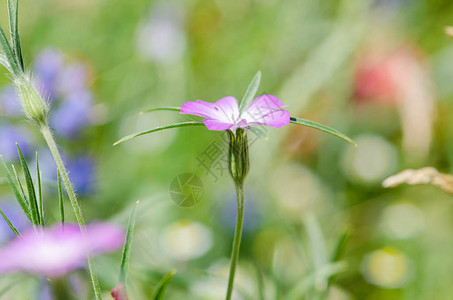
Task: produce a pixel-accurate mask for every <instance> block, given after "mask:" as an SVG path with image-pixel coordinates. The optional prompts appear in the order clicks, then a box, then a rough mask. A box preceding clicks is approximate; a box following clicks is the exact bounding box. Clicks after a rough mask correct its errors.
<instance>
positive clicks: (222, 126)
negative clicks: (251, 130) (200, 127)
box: [203, 119, 234, 131]
mask: <svg viewBox="0 0 453 300" xmlns="http://www.w3.org/2000/svg"><path fill="white" fill-rule="evenodd" d="M203 123H204V124H205V125H206V127H208V129H209V130H218V131H222V130H228V129H230V128H231V127H233V126H234V124H231V123H225V122H221V121H218V120H213V119H205V120H203Z"/></svg>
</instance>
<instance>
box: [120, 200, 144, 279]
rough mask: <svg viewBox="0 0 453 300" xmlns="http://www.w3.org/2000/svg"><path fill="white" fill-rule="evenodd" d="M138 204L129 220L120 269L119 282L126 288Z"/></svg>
mask: <svg viewBox="0 0 453 300" xmlns="http://www.w3.org/2000/svg"><path fill="white" fill-rule="evenodd" d="M138 203H139V201H137V202H136V203H135V206H134V208H133V209H132V212H131V216H130V218H129V225H128V227H127V234H126V241H125V243H124V248H123V257H122V259H121V268H120V277H119V281H120V282H121V283H122V284H123V285H124V286H126V280H127V270H128V268H129V257H130V254H131V246H132V237H133V235H134V228H135V216H136V211H137V206H138Z"/></svg>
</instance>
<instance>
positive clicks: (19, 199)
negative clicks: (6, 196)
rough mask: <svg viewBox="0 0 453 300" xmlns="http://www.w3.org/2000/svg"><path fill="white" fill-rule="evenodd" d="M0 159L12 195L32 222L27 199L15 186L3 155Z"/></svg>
mask: <svg viewBox="0 0 453 300" xmlns="http://www.w3.org/2000/svg"><path fill="white" fill-rule="evenodd" d="M0 160H1V165H2V169H3V171H4V172H5V175H6V179H7V180H8V183H9V185H10V186H11V189H12V190H13V193H14V196H16V199H17V202H19V205H20V207H22V210H23V211H24V213H25V215H26V216H27V218H28V219H29V220H30V222H32V223H33V221H32V218H31V214H30V208H29V207H28V204H27V200H26V199H25V198H24V197H23V195H22V194H21V192H20V191H19V188H18V187H17V185H16V183H15V182H14V180H13V177H12V176H11V173H10V172H9V170H8V167H7V166H6V163H5V161H4V160H3V157H2V156H1V155H0Z"/></svg>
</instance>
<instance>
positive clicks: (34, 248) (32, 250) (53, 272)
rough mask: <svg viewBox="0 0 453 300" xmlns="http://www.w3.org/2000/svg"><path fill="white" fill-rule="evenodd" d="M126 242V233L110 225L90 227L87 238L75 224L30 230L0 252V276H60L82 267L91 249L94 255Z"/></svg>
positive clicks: (114, 248) (118, 246)
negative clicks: (20, 274)
mask: <svg viewBox="0 0 453 300" xmlns="http://www.w3.org/2000/svg"><path fill="white" fill-rule="evenodd" d="M123 241H124V231H123V230H122V229H121V228H119V227H117V226H115V225H111V224H93V225H89V226H87V227H86V234H85V236H84V235H82V233H81V231H80V229H79V227H78V226H77V225H72V224H65V225H64V227H61V225H54V226H53V227H50V228H46V229H42V230H39V231H34V230H29V231H27V232H25V233H24V234H23V235H22V236H20V237H17V238H15V239H14V240H12V241H11V242H10V243H9V244H8V245H6V246H5V247H4V248H3V249H1V250H0V258H1V259H0V273H5V272H17V271H22V272H27V273H32V274H41V275H45V276H49V277H58V276H61V275H63V274H65V273H68V272H70V271H72V270H75V269H77V268H80V267H82V266H83V265H84V263H85V261H86V255H87V252H88V249H89V250H90V253H91V254H92V255H95V254H99V253H103V252H110V251H114V250H116V249H118V248H120V247H121V245H122V244H123Z"/></svg>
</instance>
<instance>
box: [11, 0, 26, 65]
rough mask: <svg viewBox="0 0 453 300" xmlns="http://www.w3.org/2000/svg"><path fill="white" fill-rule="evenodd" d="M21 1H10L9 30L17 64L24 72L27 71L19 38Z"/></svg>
mask: <svg viewBox="0 0 453 300" xmlns="http://www.w3.org/2000/svg"><path fill="white" fill-rule="evenodd" d="M18 12H19V0H8V15H9V28H10V33H11V43H12V45H13V47H12V48H13V49H12V50H13V53H14V56H15V59H16V62H17V64H18V66H19V67H20V69H21V70H22V72H24V71H25V68H24V60H23V58H22V49H21V46H20V37H19V24H18V20H19V14H18Z"/></svg>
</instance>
